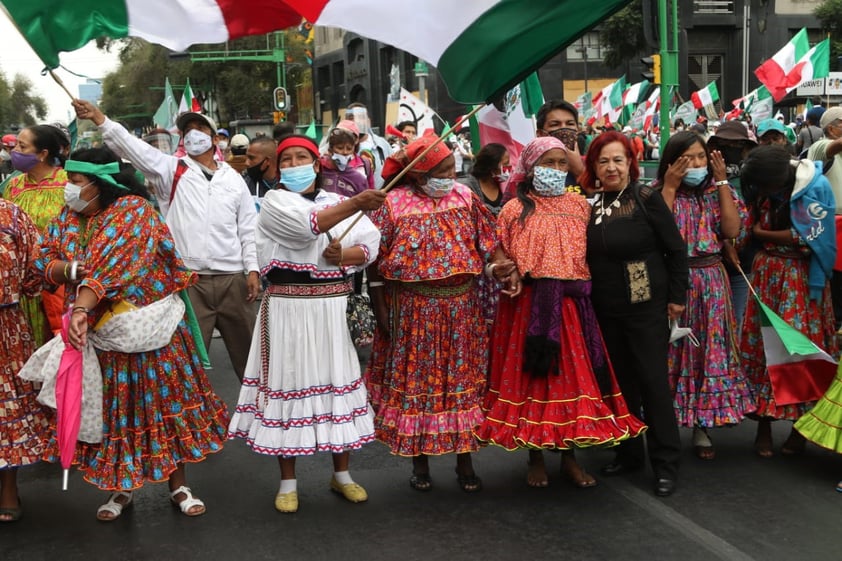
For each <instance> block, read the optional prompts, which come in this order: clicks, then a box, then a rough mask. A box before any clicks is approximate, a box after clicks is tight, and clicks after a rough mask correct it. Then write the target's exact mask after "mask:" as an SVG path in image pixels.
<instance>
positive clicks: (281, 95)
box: [273, 88, 287, 111]
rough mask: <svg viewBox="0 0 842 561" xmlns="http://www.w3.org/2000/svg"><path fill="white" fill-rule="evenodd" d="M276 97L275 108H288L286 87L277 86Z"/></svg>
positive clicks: (280, 109)
mask: <svg viewBox="0 0 842 561" xmlns="http://www.w3.org/2000/svg"><path fill="white" fill-rule="evenodd" d="M273 93H274V96H273V97H274V99H275V109H277V110H278V111H283V110H284V109H286V108H287V91H286V89H284V88H275V91H274V92H273Z"/></svg>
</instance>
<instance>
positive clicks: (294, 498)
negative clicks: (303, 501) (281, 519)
mask: <svg viewBox="0 0 842 561" xmlns="http://www.w3.org/2000/svg"><path fill="white" fill-rule="evenodd" d="M275 510H277V511H278V512H286V513H292V512H297V511H298V491H293V492H292V493H278V494H277V495H275Z"/></svg>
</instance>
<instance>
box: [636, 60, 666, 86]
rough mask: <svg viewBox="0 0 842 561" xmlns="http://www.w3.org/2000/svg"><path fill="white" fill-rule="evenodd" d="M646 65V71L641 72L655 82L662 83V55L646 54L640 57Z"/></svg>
mask: <svg viewBox="0 0 842 561" xmlns="http://www.w3.org/2000/svg"><path fill="white" fill-rule="evenodd" d="M640 62H642V63H643V64H644V65H646V72H641V75H642V76H643V77H644V78H646V79H647V80H649V81H650V82H652V83H653V84H660V83H661V55H659V54H654V55H652V56H645V57H643V58H641V59H640Z"/></svg>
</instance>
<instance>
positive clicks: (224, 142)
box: [216, 140, 228, 152]
mask: <svg viewBox="0 0 842 561" xmlns="http://www.w3.org/2000/svg"><path fill="white" fill-rule="evenodd" d="M216 145H217V146H219V149H220V150H222V151H223V152H224V151H225V150H228V141H227V140H220V141H219V142H217V143H216Z"/></svg>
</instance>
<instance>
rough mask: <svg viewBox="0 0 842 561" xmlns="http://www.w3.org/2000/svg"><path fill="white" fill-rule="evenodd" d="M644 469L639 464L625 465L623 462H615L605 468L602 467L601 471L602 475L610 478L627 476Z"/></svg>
mask: <svg viewBox="0 0 842 561" xmlns="http://www.w3.org/2000/svg"><path fill="white" fill-rule="evenodd" d="M642 467H643V466H641V465H639V464H624V463H623V462H619V461H617V460H614V461H613V462H611V463H610V464H605V465H604V466H602V469H600V470H599V471H600V473H602V475H608V476H612V475H626V474H628V473H633V472H635V471H638V470H639V469H640V468H642Z"/></svg>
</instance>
